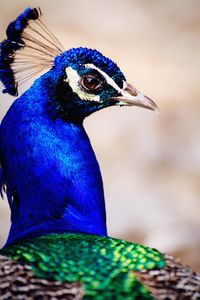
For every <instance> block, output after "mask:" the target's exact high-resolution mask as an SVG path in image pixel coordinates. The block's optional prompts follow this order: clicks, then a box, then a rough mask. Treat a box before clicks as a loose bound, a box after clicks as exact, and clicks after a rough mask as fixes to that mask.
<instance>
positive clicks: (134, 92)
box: [124, 83, 138, 96]
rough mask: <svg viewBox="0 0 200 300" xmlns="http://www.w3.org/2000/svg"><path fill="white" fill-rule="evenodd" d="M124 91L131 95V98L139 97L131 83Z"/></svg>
mask: <svg viewBox="0 0 200 300" xmlns="http://www.w3.org/2000/svg"><path fill="white" fill-rule="evenodd" d="M124 91H126V92H127V93H129V94H130V95H131V96H137V95H138V93H137V90H136V89H135V88H134V87H133V86H132V85H131V84H130V83H126V86H125V88H124Z"/></svg>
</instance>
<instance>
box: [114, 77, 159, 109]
mask: <svg viewBox="0 0 200 300" xmlns="http://www.w3.org/2000/svg"><path fill="white" fill-rule="evenodd" d="M114 100H117V101H118V103H117V105H122V106H125V105H126V106H140V107H144V108H147V109H151V110H154V111H158V106H157V105H156V103H155V102H154V101H153V100H151V99H150V98H148V97H147V96H145V95H143V94H142V93H140V92H139V91H138V90H137V89H136V88H134V87H133V86H132V85H131V84H129V83H127V82H124V87H123V89H121V90H120V96H118V97H115V98H114Z"/></svg>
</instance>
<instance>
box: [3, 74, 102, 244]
mask: <svg viewBox="0 0 200 300" xmlns="http://www.w3.org/2000/svg"><path fill="white" fill-rule="evenodd" d="M50 73H51V71H50V72H49V74H50ZM47 80H48V84H46V81H47ZM41 82H43V84H41ZM44 83H45V84H44ZM54 84H56V82H55V78H53V79H52V81H51V76H50V75H48V74H45V75H44V76H43V77H41V78H40V79H38V80H37V81H36V82H35V84H34V85H33V86H32V87H31V88H30V89H29V90H28V91H27V92H26V93H25V94H24V95H22V96H21V97H20V98H19V99H17V100H16V101H15V102H14V103H13V105H12V106H11V108H10V110H9V111H8V113H7V115H6V116H5V118H4V120H3V121H2V124H1V127H0V151H1V152H0V155H1V160H2V166H3V182H4V184H5V185H6V186H7V195H8V199H9V203H10V207H11V221H12V225H11V229H10V233H9V237H8V241H7V245H8V244H11V243H14V242H16V241H18V240H20V239H24V238H29V237H33V236H39V235H42V234H45V233H50V232H83V233H90V234H99V235H106V234H107V231H106V214H105V203H104V193H103V184H102V178H101V173H100V169H99V165H98V162H97V160H96V157H95V154H94V152H93V149H92V147H91V144H90V141H89V138H88V136H87V134H86V132H85V130H84V128H83V125H82V121H81V120H79V121H76V122H73V120H64V119H63V118H60V117H56V116H53V115H52V114H51V105H53V104H52V103H58V101H57V100H58V99H56V93H55V94H54V86H53V85H54ZM56 105H57V104H56ZM55 110H56V107H55Z"/></svg>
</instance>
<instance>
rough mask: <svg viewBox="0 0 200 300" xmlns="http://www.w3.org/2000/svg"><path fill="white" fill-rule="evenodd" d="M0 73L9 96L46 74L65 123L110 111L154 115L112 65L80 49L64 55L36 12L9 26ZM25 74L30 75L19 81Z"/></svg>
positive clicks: (28, 12)
mask: <svg viewBox="0 0 200 300" xmlns="http://www.w3.org/2000/svg"><path fill="white" fill-rule="evenodd" d="M34 24H36V25H37V26H39V29H38V28H37V29H35V28H34V27H33V25H34ZM42 30H44V32H41V31H42ZM41 37H42V40H41ZM18 54H19V57H18V56H17V55H18ZM0 67H1V72H0V79H1V81H2V82H3V83H4V85H5V87H6V88H5V90H4V92H7V93H10V94H12V95H16V94H17V92H18V85H20V84H21V83H24V81H26V80H27V79H29V78H30V77H31V76H33V75H36V74H37V73H39V72H40V71H43V70H45V69H47V68H50V74H51V76H52V78H53V79H54V81H55V82H56V83H57V86H56V95H57V99H58V102H59V108H60V111H61V112H62V114H63V115H64V116H65V117H67V118H69V117H71V118H72V119H75V118H77V116H78V118H80V119H83V118H84V117H86V116H88V115H90V114H91V113H92V112H94V111H97V110H100V109H102V108H105V107H108V106H140V107H144V108H147V109H151V110H157V106H156V104H155V103H154V102H153V101H152V100H151V99H149V98H148V97H146V96H144V95H143V94H142V93H140V92H139V91H138V90H137V89H136V88H134V87H133V86H132V85H131V84H129V83H127V81H126V79H125V76H124V75H123V73H122V72H121V70H120V69H119V67H118V66H117V65H116V63H114V62H113V61H112V60H111V59H109V58H108V57H105V56H103V55H102V54H101V53H100V52H99V51H97V50H92V49H88V48H81V47H80V48H72V49H70V50H68V51H64V48H62V46H61V44H60V43H59V42H58V40H57V39H56V38H55V37H54V36H53V35H52V33H50V32H49V31H48V30H47V27H46V26H45V25H44V23H43V22H42V20H41V11H40V10H39V9H36V8H34V9H31V8H27V9H26V10H25V11H24V12H23V13H22V14H21V15H20V16H18V18H17V19H16V20H15V21H13V22H11V23H10V25H9V26H8V29H7V39H6V40H4V41H3V42H2V43H1V55H0ZM23 72H28V73H25V75H24V76H22V75H21V74H23ZM20 75H21V77H20ZM18 77H19V78H18Z"/></svg>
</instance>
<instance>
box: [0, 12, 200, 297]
mask: <svg viewBox="0 0 200 300" xmlns="http://www.w3.org/2000/svg"><path fill="white" fill-rule="evenodd" d="M34 24H35V25H37V26H39V27H38V28H39V29H38V28H36V29H35V27H34ZM39 38H40V39H39ZM0 48H1V53H0V80H1V81H2V83H3V84H4V86H5V89H4V91H3V92H6V93H9V94H11V95H13V96H16V95H17V93H18V86H19V85H20V84H22V83H23V82H24V81H26V80H28V79H29V78H30V77H32V76H35V75H37V74H39V73H40V72H41V71H44V70H46V73H45V74H43V75H42V76H40V77H39V78H38V79H37V80H36V81H35V82H34V84H33V85H32V86H31V87H30V88H29V89H28V90H27V91H26V92H25V93H24V94H23V95H22V96H20V97H19V98H18V99H17V100H15V102H14V103H13V104H12V106H11V108H10V109H9V111H8V112H7V114H6V116H5V117H4V119H3V121H2V123H1V126H0V161H1V169H0V180H1V182H2V183H1V186H2V190H4V191H5V192H6V194H7V197H8V201H9V205H10V209H11V228H10V232H9V237H8V240H7V243H6V245H5V246H4V248H3V249H2V250H1V252H0V254H1V256H0V299H82V298H84V299H97V300H98V299H133V300H134V299H141V300H142V299H200V277H199V275H198V274H196V273H194V272H192V271H191V270H190V269H189V268H187V267H184V266H182V265H180V264H179V263H178V262H176V261H175V260H174V259H173V258H172V257H170V256H168V255H163V254H161V253H159V252H158V251H157V250H155V249H151V248H148V247H145V246H142V245H139V244H134V243H130V242H125V241H122V240H117V239H113V238H110V237H108V236H107V228H106V212H105V201H104V192H103V183H102V178H101V173H100V169H99V165H98V162H97V159H96V157H95V154H94V151H93V149H92V146H91V144H90V141H89V138H88V136H87V134H86V132H85V130H84V127H83V120H84V119H85V118H86V117H87V116H89V115H90V114H91V113H93V112H95V111H98V110H101V109H103V108H105V107H109V106H126V105H129V106H132V105H137V106H141V107H144V108H148V109H151V110H156V109H157V106H156V104H155V103H154V102H153V101H152V100H150V99H149V98H148V97H146V96H144V95H142V94H141V93H139V92H138V91H137V90H136V89H135V88H134V87H133V86H132V85H130V84H128V83H127V82H126V79H125V77H124V75H123V73H122V72H121V70H120V69H119V67H118V66H117V65H116V64H115V63H114V62H113V61H112V60H110V59H109V58H107V57H105V56H103V55H102V54H101V53H100V52H98V51H97V50H91V49H87V48H73V49H70V50H68V51H64V50H63V48H62V45H61V44H60V43H59V42H58V41H57V39H56V38H55V37H54V36H53V35H52V34H51V33H49V31H48V29H47V27H46V26H45V25H44V23H43V22H42V20H41V12H40V10H39V9H30V8H28V9H26V10H25V11H24V12H23V13H22V14H21V15H20V16H19V17H18V18H17V19H16V20H15V21H13V22H11V23H10V25H9V26H8V29H7V39H6V40H4V41H3V42H2V43H1V45H0Z"/></svg>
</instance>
